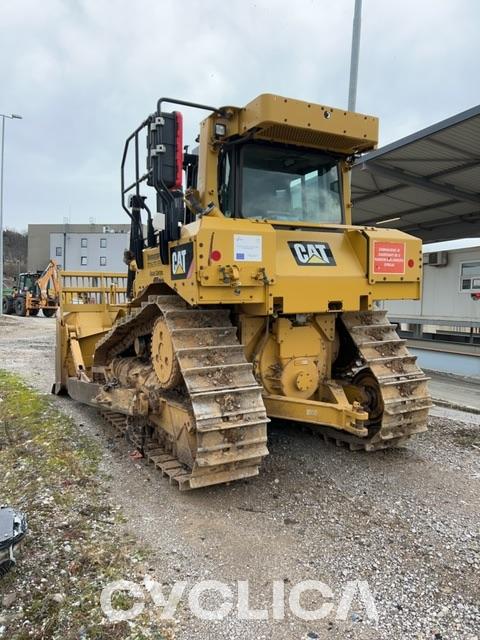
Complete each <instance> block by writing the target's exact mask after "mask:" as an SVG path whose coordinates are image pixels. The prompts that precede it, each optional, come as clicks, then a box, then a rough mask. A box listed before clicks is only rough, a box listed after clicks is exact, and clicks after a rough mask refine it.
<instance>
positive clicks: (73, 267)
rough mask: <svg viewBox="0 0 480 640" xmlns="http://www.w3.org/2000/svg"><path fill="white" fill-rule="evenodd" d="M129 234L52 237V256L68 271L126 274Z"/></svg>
mask: <svg viewBox="0 0 480 640" xmlns="http://www.w3.org/2000/svg"><path fill="white" fill-rule="evenodd" d="M128 245H129V234H128V233H115V232H113V233H51V234H50V255H51V257H52V258H54V259H55V260H56V261H57V262H58V263H59V265H61V268H62V269H63V270H64V271H115V272H123V271H125V270H126V266H125V263H124V262H123V252H124V251H125V249H128Z"/></svg>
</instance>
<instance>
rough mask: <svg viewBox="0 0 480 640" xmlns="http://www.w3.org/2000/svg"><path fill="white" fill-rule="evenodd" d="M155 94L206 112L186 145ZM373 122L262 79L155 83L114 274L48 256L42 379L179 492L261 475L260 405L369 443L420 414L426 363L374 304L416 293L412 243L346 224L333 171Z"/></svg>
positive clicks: (125, 198) (360, 147) (267, 413)
mask: <svg viewBox="0 0 480 640" xmlns="http://www.w3.org/2000/svg"><path fill="white" fill-rule="evenodd" d="M166 104H174V105H176V106H177V108H178V107H186V108H190V107H193V108H196V109H203V110H206V111H207V112H209V115H208V117H206V119H204V120H203V121H202V122H201V125H200V134H199V137H198V139H197V141H198V142H199V146H198V148H196V149H194V150H192V152H189V150H188V147H184V146H183V116H182V113H181V112H180V111H167V110H166V109H165V105H166ZM144 134H146V139H147V149H146V156H147V160H146V168H145V169H143V168H142V167H141V163H140V160H139V158H140V152H139V146H140V140H142V142H143V136H144ZM377 136H378V120H377V119H376V118H374V117H372V116H367V115H363V114H359V113H352V112H347V111H345V110H343V109H336V108H331V107H327V106H325V105H320V104H314V103H309V102H303V101H300V100H294V99H290V98H284V97H281V96H276V95H270V94H264V95H260V96H259V97H257V98H256V99H255V100H253V101H252V102H250V103H249V104H247V105H246V106H245V107H242V108H238V107H230V106H227V107H221V108H216V107H211V106H208V105H201V104H195V103H191V102H186V101H184V100H172V99H169V98H161V99H160V100H159V101H158V103H157V108H156V111H155V112H154V113H153V114H151V115H149V116H148V117H147V118H146V119H145V120H144V121H143V122H142V123H141V124H140V126H139V127H138V128H137V129H135V131H134V132H133V133H132V134H131V135H130V136H129V137H128V138H127V141H126V144H125V149H124V153H123V159H122V185H121V194H122V206H123V209H124V210H125V212H126V213H127V214H128V216H129V217H130V220H131V234H130V246H129V248H128V250H127V251H126V252H125V261H126V263H127V265H128V273H127V274H113V273H112V274H106V273H103V274H100V273H90V274H87V273H85V272H83V273H69V272H65V273H62V282H63V284H62V295H61V306H60V314H59V317H58V328H57V355H56V358H57V360H56V382H55V385H54V390H55V392H56V393H61V392H68V394H69V395H70V396H71V397H72V398H74V399H76V400H79V401H81V402H84V403H87V404H90V405H92V406H95V407H97V408H98V409H99V410H100V411H101V413H102V415H103V416H104V418H106V419H107V420H108V421H109V422H111V423H112V424H113V425H115V426H116V427H118V428H119V429H120V430H122V431H123V432H125V433H126V434H127V435H128V437H129V438H130V439H131V440H132V441H133V442H134V443H135V444H136V445H137V447H138V448H139V449H141V451H142V453H143V455H144V456H145V457H146V458H147V459H148V460H149V461H151V462H152V463H154V464H155V465H156V466H157V467H158V468H159V469H161V471H162V472H163V473H164V474H165V475H167V476H168V477H169V478H170V479H171V481H172V482H175V483H177V484H178V486H179V487H180V489H193V488H198V487H205V486H208V485H213V484H219V483H225V482H230V481H232V480H237V479H242V478H247V477H250V476H255V475H256V474H258V471H259V467H260V465H261V462H262V458H264V456H266V455H267V454H268V451H267V423H268V422H269V419H282V420H287V421H289V422H293V423H295V424H299V425H302V424H308V425H309V426H310V427H311V428H312V429H313V430H316V431H318V432H319V433H320V434H322V435H323V436H324V437H325V438H331V439H332V440H335V441H336V442H337V443H338V442H343V443H346V445H347V446H349V447H350V448H351V449H362V450H366V451H374V450H377V449H383V448H385V447H395V446H398V445H401V444H403V443H405V442H406V441H407V440H408V439H409V438H410V437H411V436H412V435H413V434H416V433H420V432H422V431H425V430H426V428H427V417H428V410H429V407H430V405H431V401H430V397H429V394H428V389H427V380H428V378H427V377H426V376H425V375H424V373H423V372H422V371H421V370H420V369H419V368H418V366H417V365H416V362H415V361H416V358H415V357H414V356H412V355H411V354H410V353H409V352H408V350H407V348H406V346H405V341H404V340H402V339H400V338H399V336H398V335H397V333H396V330H395V326H394V325H392V324H391V323H390V322H389V321H388V319H387V315H386V312H385V311H384V310H382V309H381V308H380V307H379V302H381V301H385V300H395V299H406V298H413V299H418V298H419V297H420V295H421V270H422V250H421V242H420V241H419V240H418V239H416V238H414V237H412V236H410V235H407V234H405V233H403V232H401V231H399V230H396V229H388V228H375V227H370V226H369V227H365V226H364V227H361V226H354V225H352V204H351V202H350V181H349V180H350V175H349V171H350V169H351V166H352V163H353V161H354V159H355V157H356V156H357V155H358V154H360V153H362V152H364V151H367V150H369V149H372V148H374V147H375V145H376V143H377ZM132 148H133V154H131V150H132ZM132 155H133V166H134V176H133V179H132V180H131V181H130V180H127V179H126V170H125V168H126V166H127V164H128V162H129V160H130V159H131V156H132ZM144 186H145V187H150V188H151V189H150V190H149V192H150V193H151V194H153V202H154V205H155V210H156V212H157V213H156V214H152V213H151V209H150V208H149V206H148V205H147V201H146V200H147V198H146V196H145V195H143V194H142V192H141V189H142V188H143V187H144ZM145 191H146V190H145ZM142 214H143V219H142ZM144 236H145V237H144Z"/></svg>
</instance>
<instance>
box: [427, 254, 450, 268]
mask: <svg viewBox="0 0 480 640" xmlns="http://www.w3.org/2000/svg"><path fill="white" fill-rule="evenodd" d="M424 263H425V264H428V265H429V266H430V267H446V266H447V264H448V251H432V253H427V254H426V255H425V260H424Z"/></svg>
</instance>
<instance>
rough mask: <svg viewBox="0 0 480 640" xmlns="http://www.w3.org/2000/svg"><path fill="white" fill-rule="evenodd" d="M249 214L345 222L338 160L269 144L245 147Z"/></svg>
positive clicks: (245, 194)
mask: <svg viewBox="0 0 480 640" xmlns="http://www.w3.org/2000/svg"><path fill="white" fill-rule="evenodd" d="M242 153H243V155H242V200H241V213H242V215H243V216H244V217H245V218H268V219H271V220H285V221H289V220H293V221H308V222H330V223H341V222H342V204H341V196H340V187H339V185H340V181H339V170H338V161H337V160H335V159H334V158H332V157H330V156H327V155H325V154H322V153H315V152H311V151H307V150H305V151H303V150H301V149H294V150H291V149H286V148H278V147H274V146H267V145H256V144H250V145H245V147H244V148H243V150H242Z"/></svg>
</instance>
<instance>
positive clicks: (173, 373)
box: [152, 318, 182, 389]
mask: <svg viewBox="0 0 480 640" xmlns="http://www.w3.org/2000/svg"><path fill="white" fill-rule="evenodd" d="M152 364H153V368H154V370H155V373H156V375H157V378H158V381H159V383H160V386H161V387H162V388H163V389H173V388H175V387H178V385H179V384H180V382H181V379H182V376H181V373H180V366H179V364H178V361H177V356H176V355H175V347H174V345H173V340H172V336H171V334H170V329H169V328H168V326H167V323H166V322H165V319H164V318H158V320H156V321H155V324H154V325H153V331H152Z"/></svg>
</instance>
